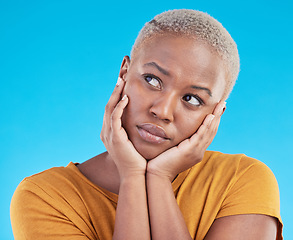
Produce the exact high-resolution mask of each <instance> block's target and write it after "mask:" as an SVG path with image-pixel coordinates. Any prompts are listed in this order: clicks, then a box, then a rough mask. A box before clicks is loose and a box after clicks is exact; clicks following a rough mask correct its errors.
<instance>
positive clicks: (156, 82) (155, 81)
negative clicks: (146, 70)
mask: <svg viewBox="0 0 293 240" xmlns="http://www.w3.org/2000/svg"><path fill="white" fill-rule="evenodd" d="M144 79H145V80H146V82H147V83H148V84H150V85H152V86H153V87H155V88H158V89H161V82H160V80H159V79H157V78H156V77H154V76H150V75H147V76H145V77H144Z"/></svg>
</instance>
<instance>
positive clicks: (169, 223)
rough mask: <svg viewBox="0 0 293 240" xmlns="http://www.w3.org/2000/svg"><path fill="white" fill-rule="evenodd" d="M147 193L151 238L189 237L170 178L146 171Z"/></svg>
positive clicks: (155, 239) (162, 239)
mask: <svg viewBox="0 0 293 240" xmlns="http://www.w3.org/2000/svg"><path fill="white" fill-rule="evenodd" d="M147 195H148V206H149V217H150V226H151V235H152V239H153V240H157V239H159V240H164V239H168V240H170V239H191V237H190V234H189V232H188V229H187V226H186V224H185V221H184V218H183V215H182V213H181V211H180V209H179V207H178V204H177V202H176V199H175V196H174V192H173V188H172V184H171V182H170V180H169V179H168V178H163V177H161V176H159V175H155V174H152V173H147Z"/></svg>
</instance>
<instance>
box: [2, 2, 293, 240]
mask: <svg viewBox="0 0 293 240" xmlns="http://www.w3.org/2000/svg"><path fill="white" fill-rule="evenodd" d="M176 8H192V9H197V10H201V11H204V12H208V13H209V14H210V15H212V16H213V17H215V18H216V19H218V20H219V21H220V22H221V23H222V24H223V25H224V26H225V27H226V28H227V30H228V31H229V32H230V34H231V35H232V37H233V38H234V39H235V41H236V43H237V44H238V47H239V53H240V59H241V72H240V75H239V78H238V81H237V84H236V86H235V88H234V91H233V92H232V94H231V96H230V98H229V99H228V103H227V110H226V112H225V114H224V116H223V118H222V121H221V125H220V128H219V131H218V134H217V136H216V138H215V140H214V142H213V143H212V145H211V146H210V147H209V149H210V150H216V151H221V152H225V153H245V154H246V155H248V156H250V157H254V158H257V159H259V160H261V161H262V162H264V163H265V164H267V165H268V166H269V167H270V168H271V169H272V171H273V172H274V174H275V176H276V178H277V180H278V183H279V188H280V196H281V216H282V219H283V222H284V238H285V239H293V232H292V226H293V220H292V215H293V210H292V209H293V207H292V199H293V194H292V192H293V191H292V183H293V181H292V179H293V178H292V175H293V174H292V169H293V164H292V161H293V160H292V157H291V154H290V152H291V151H292V150H293V140H292V139H293V137H292V136H293V127H292V116H293V107H292V106H293V97H292V90H293V62H292V56H293V47H292V38H293V35H292V32H293V31H292V26H293V18H292V12H293V1H292V0H283V1H282V0H281V1H272V0H260V1H255V0H253V1H252V0H248V1H235V0H222V1H216V0H211V1H207V0H200V1H194V0H193V1H191V0H190V1H188V0H181V1H172V0H168V1H167V0H163V1H157V0H156V1H153V0H149V1H116V2H115V1H88V0H84V1H72V0H71V1H69V0H67V1H62V0H58V1H57V0H50V1H31V0H28V1H13V0H11V1H4V0H1V2H0V82H1V85H0V109H1V111H0V122H1V124H0V143H1V144H0V154H1V158H0V166H1V174H0V180H1V185H2V187H1V198H0V208H1V209H0V213H1V218H0V226H1V231H0V232H1V236H0V239H7V240H10V239H13V235H12V230H11V224H10V217H9V206H10V200H11V197H12V194H13V192H14V190H15V188H16V187H17V185H18V184H19V183H20V181H21V180H22V179H23V178H25V177H27V176H30V175H32V174H35V173H38V172H40V171H43V170H45V169H48V168H51V167H54V166H66V165H67V164H68V163H69V162H70V161H72V162H83V161H85V160H87V159H89V158H91V157H93V156H94V155H96V154H98V153H100V152H102V151H104V150H105V148H104V146H103V144H102V142H101V141H100V139H99V135H100V131H101V127H102V120H103V113H104V107H105V104H106V103H107V101H108V98H109V96H110V95H111V92H112V90H113V88H114V86H115V83H116V81H117V77H118V72H119V68H120V64H121V61H122V58H123V56H124V55H128V54H129V53H130V49H131V46H132V44H133V42H134V39H135V38H136V36H137V34H138V31H139V30H140V29H141V27H142V26H143V24H144V23H145V22H146V21H149V20H151V19H152V18H153V17H154V16H155V15H156V14H159V13H161V12H163V11H166V10H169V9H176ZM290 231H291V232H290Z"/></svg>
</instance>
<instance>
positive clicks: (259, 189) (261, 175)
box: [216, 161, 282, 239]
mask: <svg viewBox="0 0 293 240" xmlns="http://www.w3.org/2000/svg"><path fill="white" fill-rule="evenodd" d="M238 214H264V215H268V216H272V217H275V218H277V219H278V235H279V236H278V238H277V239H282V236H281V232H282V220H281V217H280V198H279V188H278V183H277V181H276V178H275V176H274V174H273V173H272V171H271V170H270V169H269V168H268V167H267V166H266V165H265V164H263V163H262V162H259V161H256V162H254V163H253V164H249V165H246V163H243V162H240V164H239V167H238V171H237V173H236V175H235V178H234V184H232V186H231V188H230V189H229V190H228V193H227V195H226V197H225V199H224V202H223V204H222V207H221V209H220V211H219V212H218V214H217V217H216V218H220V217H224V216H231V215H238Z"/></svg>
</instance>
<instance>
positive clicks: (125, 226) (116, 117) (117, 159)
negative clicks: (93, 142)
mask: <svg viewBox="0 0 293 240" xmlns="http://www.w3.org/2000/svg"><path fill="white" fill-rule="evenodd" d="M124 84H125V82H124V81H122V80H121V79H119V80H118V83H117V85H116V87H115V90H114V92H113V94H112V95H111V97H110V100H109V102H108V104H107V106H106V110H105V116H104V123H103V128H102V132H101V139H102V141H103V142H104V145H105V147H106V148H107V150H108V153H109V156H110V158H111V159H112V160H113V161H114V163H115V165H116V167H117V169H118V172H119V176H120V186H119V197H118V204H117V209H116V219H115V228H114V235H113V239H129V240H131V239H137V236H140V239H150V229H149V219H148V208H147V196H146V185H145V171H146V160H145V159H144V158H143V157H142V156H141V155H140V154H139V153H138V152H137V151H136V150H135V148H134V146H133V145H132V143H131V142H130V141H129V139H128V136H127V134H126V132H125V130H124V128H123V127H122V124H121V117H122V114H123V110H124V108H125V107H126V106H127V104H128V98H127V96H124V97H123V98H122V99H121V100H120V97H121V93H122V90H123V87H124Z"/></svg>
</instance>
